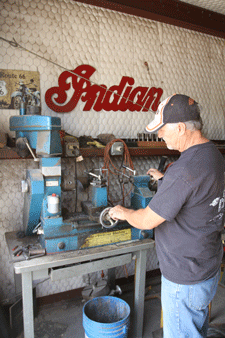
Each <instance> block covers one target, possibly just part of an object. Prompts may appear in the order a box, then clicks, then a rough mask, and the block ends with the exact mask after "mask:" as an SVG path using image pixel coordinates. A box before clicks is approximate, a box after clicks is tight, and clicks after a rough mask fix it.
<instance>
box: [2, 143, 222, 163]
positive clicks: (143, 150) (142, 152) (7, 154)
mask: <svg viewBox="0 0 225 338" xmlns="http://www.w3.org/2000/svg"><path fill="white" fill-rule="evenodd" d="M128 149H129V152H130V155H131V156H132V157H142V156H179V155H180V153H179V151H175V150H169V149H167V148H164V147H163V148H159V147H157V148H147V147H134V148H128ZM218 149H219V151H220V152H221V153H222V154H225V148H224V147H220V146H218ZM80 153H81V155H82V156H83V157H92V158H93V157H104V148H101V149H100V148H80ZM28 158H29V159H30V158H32V157H31V156H29V157H27V159H28ZM0 159H12V160H14V159H22V157H20V156H19V155H18V154H17V152H16V150H15V148H8V147H7V148H2V149H0Z"/></svg>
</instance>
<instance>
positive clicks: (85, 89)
mask: <svg viewBox="0 0 225 338" xmlns="http://www.w3.org/2000/svg"><path fill="white" fill-rule="evenodd" d="M95 71H96V69H95V68H94V67H92V66H90V65H81V66H78V67H77V68H75V69H74V70H73V73H76V74H73V73H71V72H69V71H65V72H63V73H62V74H61V75H60V76H59V79H58V87H52V88H50V89H48V90H47V91H46V93H45V102H46V104H47V106H48V107H49V108H50V109H52V110H53V111H55V112H58V113H68V112H71V111H72V110H73V109H74V108H75V107H76V106H77V104H78V102H79V100H81V101H83V102H85V105H84V108H83V110H84V111H89V110H91V109H93V110H95V111H97V112H99V111H101V110H105V111H111V110H112V111H126V110H129V111H148V110H149V109H151V110H153V111H154V112H156V111H157V108H158V105H159V103H160V98H161V96H162V94H163V90H162V89H161V88H155V87H151V88H149V87H140V86H138V87H136V88H134V87H133V85H134V79H133V78H132V77H128V76H123V77H122V79H121V81H120V83H119V85H117V86H112V87H110V88H109V89H107V87H106V86H105V85H97V84H92V82H91V80H90V77H91V75H92V74H93V73H94V72H95Z"/></svg>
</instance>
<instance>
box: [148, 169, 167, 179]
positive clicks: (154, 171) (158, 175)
mask: <svg viewBox="0 0 225 338" xmlns="http://www.w3.org/2000/svg"><path fill="white" fill-rule="evenodd" d="M147 175H150V176H152V177H153V178H154V179H155V180H156V181H158V180H159V179H160V178H162V177H163V176H164V175H163V174H162V173H161V172H160V171H159V170H157V169H153V168H150V169H149V170H148V171H147Z"/></svg>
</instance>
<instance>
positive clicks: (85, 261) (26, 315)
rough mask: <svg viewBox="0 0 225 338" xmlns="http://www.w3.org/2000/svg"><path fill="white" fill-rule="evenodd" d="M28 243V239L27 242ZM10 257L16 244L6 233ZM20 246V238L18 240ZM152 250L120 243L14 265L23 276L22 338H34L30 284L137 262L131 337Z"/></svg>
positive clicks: (147, 243)
mask: <svg viewBox="0 0 225 338" xmlns="http://www.w3.org/2000/svg"><path fill="white" fill-rule="evenodd" d="M26 240H27V239H26ZM6 241H7V244H8V247H9V250H10V253H11V254H12V248H13V247H15V245H16V244H18V243H17V240H16V237H15V234H14V233H6ZM19 241H20V244H21V241H22V240H21V239H20V240H19ZM153 247H154V241H153V240H152V239H144V240H142V241H139V240H137V241H130V242H122V243H117V244H112V245H106V246H101V247H95V248H89V249H82V250H76V251H69V252H64V253H58V254H54V255H47V256H43V257H39V258H35V259H32V260H26V261H24V260H23V261H19V262H15V261H14V262H13V265H14V271H15V273H16V274H21V275H22V298H23V322H24V338H34V316H33V287H32V284H33V281H34V280H36V279H41V278H47V277H50V278H51V279H52V280H53V281H55V280H60V279H66V278H70V277H75V276H79V275H83V274H86V273H87V271H88V273H91V272H96V271H99V270H105V269H111V268H114V267H117V266H121V265H124V264H128V263H130V262H131V261H132V260H133V259H135V260H136V269H135V290H134V337H136V338H141V337H142V331H143V314H144V297H145V277H146V258H147V251H148V250H149V249H152V248H153Z"/></svg>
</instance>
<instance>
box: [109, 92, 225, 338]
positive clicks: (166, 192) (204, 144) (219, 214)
mask: <svg viewBox="0 0 225 338" xmlns="http://www.w3.org/2000/svg"><path fill="white" fill-rule="evenodd" d="M201 128H202V120H201V116H200V107H199V104H198V103H197V102H195V101H194V100H193V99H191V98H189V97H188V96H186V95H180V94H174V95H172V96H170V97H168V98H167V99H166V100H164V101H163V102H162V103H161V104H160V105H159V108H158V112H157V114H156V116H155V119H154V121H152V122H151V123H150V124H149V125H148V126H147V127H146V130H147V131H148V132H149V133H152V132H156V131H158V136H159V137H160V138H162V139H164V141H165V142H166V144H167V147H168V148H169V149H174V150H178V151H179V152H181V156H180V157H179V159H178V160H177V161H175V162H174V163H173V164H172V165H170V166H169V168H168V169H167V171H166V172H165V175H162V174H161V173H160V172H159V171H157V170H156V169H150V170H149V171H148V174H150V175H152V176H153V177H154V178H155V179H157V180H158V191H157V193H156V194H155V195H154V197H153V198H152V200H151V201H150V203H149V205H148V206H147V207H146V208H145V209H139V210H131V209H126V208H124V207H122V206H116V207H114V208H112V209H111V210H110V212H109V215H110V216H111V217H112V218H113V219H115V220H126V221H127V222H129V223H130V224H131V225H132V226H134V227H136V228H138V229H153V228H155V242H156V251H157V256H158V259H159V266H160V270H161V273H162V291H161V300H162V309H163V329H164V338H178V337H179V338H186V337H192V338H200V337H201V338H202V337H206V336H207V329H208V305H209V303H210V302H211V301H212V299H213V297H214V295H215V293H216V289H217V285H218V281H219V277H220V265H221V260H222V256H223V247H222V242H221V231H222V230H223V228H224V199H225V191H224V172H225V161H224V158H223V157H222V155H221V153H220V152H219V151H218V149H217V148H216V146H215V145H214V144H213V143H212V142H211V141H209V140H208V139H206V138H205V137H204V136H203V135H202V133H201Z"/></svg>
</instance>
